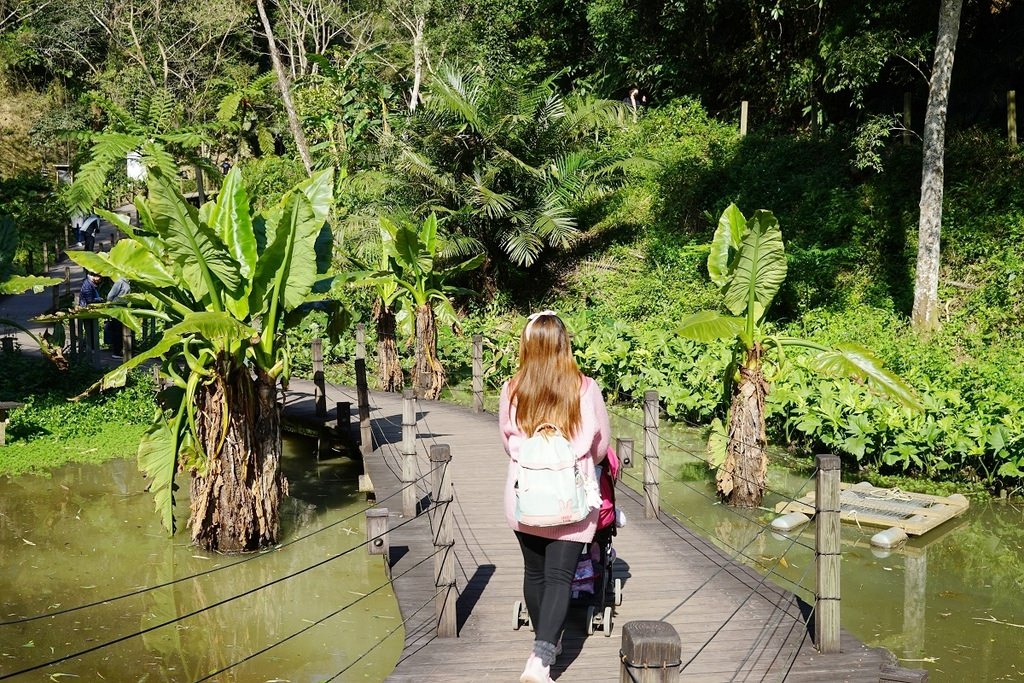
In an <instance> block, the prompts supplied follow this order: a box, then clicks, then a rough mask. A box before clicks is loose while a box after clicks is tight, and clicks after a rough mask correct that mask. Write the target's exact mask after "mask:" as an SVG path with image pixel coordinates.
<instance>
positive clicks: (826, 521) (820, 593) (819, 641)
mask: <svg viewBox="0 0 1024 683" xmlns="http://www.w3.org/2000/svg"><path fill="white" fill-rule="evenodd" d="M817 461H818V479H817V487H816V490H815V495H814V507H815V511H814V522H815V529H814V554H815V557H816V567H815V578H816V581H815V591H814V643H815V645H817V647H818V651H819V652H821V653H822V654H828V653H833V652H839V571H840V570H839V562H840V559H841V557H842V555H841V545H840V540H841V539H840V531H839V529H840V522H839V512H840V510H839V474H840V471H839V456H837V455H819V456H817Z"/></svg>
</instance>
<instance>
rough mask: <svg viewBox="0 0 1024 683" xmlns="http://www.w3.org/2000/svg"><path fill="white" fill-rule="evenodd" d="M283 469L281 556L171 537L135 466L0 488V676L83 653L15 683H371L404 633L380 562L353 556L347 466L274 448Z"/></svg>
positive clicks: (72, 470)
mask: <svg viewBox="0 0 1024 683" xmlns="http://www.w3.org/2000/svg"><path fill="white" fill-rule="evenodd" d="M328 455H329V454H328ZM283 468H284V471H285V474H286V476H287V477H288V480H289V483H290V489H291V497H290V498H289V499H287V500H286V501H285V504H284V507H283V509H282V535H281V542H282V547H280V548H279V549H277V550H274V551H271V552H265V553H262V554H253V555H234V556H226V555H218V554H216V553H207V552H201V551H199V550H198V549H197V548H194V547H191V546H189V544H188V540H187V538H188V537H187V534H186V533H185V532H183V531H182V530H180V529H179V531H178V533H177V534H175V536H174V537H171V538H169V537H168V536H167V534H166V533H164V532H163V530H162V529H161V528H160V526H159V523H158V520H157V515H156V513H155V512H154V510H153V500H152V497H151V496H150V495H149V494H148V493H145V492H143V490H142V489H143V486H144V482H143V480H142V478H141V475H140V474H139V473H138V470H137V469H136V466H135V463H134V462H133V461H123V460H120V461H113V462H109V463H107V464H104V465H72V466H67V467H64V468H62V469H60V470H57V471H55V472H54V473H53V476H52V477H51V478H44V477H37V476H22V477H17V478H13V479H11V478H0V622H4V623H2V624H0V680H4V679H7V678H8V677H11V675H12V674H13V673H15V672H18V671H22V670H25V669H29V668H31V667H35V666H38V665H43V664H45V663H47V662H50V661H53V660H57V659H62V658H64V657H67V656H68V655H73V654H76V653H80V652H84V651H86V650H90V649H93V648H96V649H95V651H92V652H89V653H86V654H81V655H77V656H73V657H70V658H69V659H67V660H66V661H62V662H60V663H57V664H53V665H52V666H46V667H44V668H40V669H38V670H36V671H34V672H33V673H25V674H22V675H18V676H14V677H13V680H25V681H30V680H32V681H39V680H54V681H73V680H83V681H100V680H107V681H168V682H171V681H174V682H177V681H187V682H192V681H200V680H211V681H221V682H229V681H239V682H241V681H245V682H250V681H282V682H283V681H292V682H295V683H298V682H299V681H303V682H305V681H309V682H310V683H313V682H319V681H328V680H331V681H339V682H340V681H348V682H351V681H380V680H383V679H384V677H385V676H387V674H388V673H389V672H390V671H391V670H392V669H393V667H394V664H395V662H396V661H397V659H398V655H399V654H400V652H401V649H402V644H403V640H404V632H403V629H402V628H401V617H400V615H399V613H398V608H397V602H396V600H395V598H394V595H393V593H392V592H391V589H390V586H389V585H388V583H387V577H386V576H385V574H384V570H383V563H382V562H381V561H380V559H379V558H376V557H375V558H373V560H374V561H370V558H369V556H368V555H367V553H366V550H365V549H364V548H363V547H361V544H362V543H363V542H364V541H365V538H366V532H365V522H364V515H363V514H362V513H363V510H364V509H365V507H366V503H365V502H364V496H363V494H358V493H357V491H356V487H357V484H356V481H357V474H358V473H359V465H358V463H356V462H354V461H352V460H350V459H348V458H343V457H337V456H334V457H323V456H322V457H321V459H320V460H319V462H318V461H317V459H316V453H315V443H310V442H309V441H307V440H303V439H286V442H285V454H284V460H283ZM182 483H185V482H182ZM187 488H188V487H187V485H186V486H184V487H183V489H182V491H180V492H179V493H182V494H185V493H186V492H187ZM187 504H188V501H187V497H186V496H185V495H182V496H181V498H180V499H179V501H178V508H177V509H178V512H179V513H180V517H181V519H180V520H179V524H182V525H183V524H184V523H185V517H186V515H187V510H188V507H187ZM318 564H319V565H320V566H316V567H314V565H318ZM307 569H308V570H307ZM211 570H216V571H212V572H211ZM302 570H307V571H302ZM202 572H210V573H207V574H206V575H204V576H198V577H196V578H186V580H183V581H180V582H178V583H173V584H172V585H165V586H164V587H162V588H155V589H152V590H146V589H147V588H148V587H153V586H158V585H162V584H167V583H169V582H172V581H175V580H176V579H182V578H185V577H191V576H193V575H195V574H199V573H202ZM298 572H302V573H298ZM291 574H295V576H294V577H292V578H284V577H287V576H288V575H291ZM274 582H276V583H274ZM268 584H273V585H268ZM130 592H137V593H138V594H137V595H134V596H132V597H127V598H124V599H121V600H115V601H109V602H101V601H104V600H107V599H109V598H111V597H113V596H118V595H122V594H125V593H130ZM247 592H248V594H247V595H244V594H245V593H247ZM236 596H239V597H236ZM222 602H223V604H219V605H218V603H222ZM90 603H98V604H93V605H92V606H90V607H87V608H85V609H81V610H76V611H71V612H68V613H65V614H60V615H56V616H48V617H45V618H42V619H37V620H32V621H22V622H20V623H11V622H18V621H19V620H22V619H25V618H26V617H32V616H35V615H39V614H46V613H52V612H59V611H61V610H68V609H69V608H73V607H76V606H79V605H85V604H90ZM214 605H217V606H214ZM206 608H208V609H206ZM200 610H202V611H200ZM193 612H194V613H195V614H193V615H191V616H187V615H189V614H190V613H193ZM334 612H337V614H335V615H333V616H329V615H331V614H332V613H334ZM178 617H184V618H182V619H180V621H176V622H175V623H170V624H168V625H165V626H161V624H163V623H165V622H169V621H171V620H173V619H176V618H178ZM149 629H152V630H149ZM304 629H305V630H304ZM147 630H148V632H146V633H143V634H141V635H134V634H137V633H139V632H141V631H147ZM300 632H301V633H300ZM296 634H297V635H296ZM122 639H123V640H122ZM112 641H120V642H116V643H114V644H111V645H109V646H105V647H104V645H105V644H106V643H110V642H112ZM275 643H280V644H278V645H276V646H274V647H271V648H270V649H267V650H266V651H265V652H262V653H260V651H261V650H264V649H265V648H268V647H269V646H272V645H274V644H275ZM217 672H220V673H217ZM211 674H213V675H212V677H211ZM73 677H74V678H73ZM208 677H209V678H208Z"/></svg>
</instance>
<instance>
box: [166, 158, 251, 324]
mask: <svg viewBox="0 0 1024 683" xmlns="http://www.w3.org/2000/svg"><path fill="white" fill-rule="evenodd" d="M148 209H149V212H150V213H151V214H152V219H153V226H154V228H155V229H156V231H157V233H158V234H159V235H160V237H162V238H163V240H164V242H165V243H166V247H167V251H168V256H169V257H170V258H172V259H173V260H174V261H175V262H176V263H177V264H178V265H179V266H180V268H181V272H182V276H183V278H184V280H185V283H184V284H185V285H186V286H187V287H188V289H189V291H190V292H191V293H192V296H193V298H195V299H196V301H201V300H202V299H204V298H205V297H207V296H209V298H210V300H211V302H212V303H213V305H214V307H215V308H220V301H221V295H222V294H223V293H228V294H230V295H232V296H237V295H238V294H239V293H240V291H241V287H242V277H241V273H240V270H239V265H238V263H237V262H236V261H235V259H234V258H233V257H232V256H231V254H230V253H229V252H228V250H227V248H226V247H225V246H224V243H223V242H222V241H221V240H220V238H219V237H218V236H217V235H216V234H214V232H213V231H212V230H211V229H210V228H209V227H207V226H205V225H202V224H201V223H200V222H199V214H198V211H196V209H195V208H194V207H193V206H191V205H190V204H189V203H188V202H186V201H185V198H184V197H182V196H181V193H180V192H178V191H177V190H176V189H175V188H173V187H171V185H170V184H169V183H168V182H167V180H165V179H164V177H163V175H162V174H160V173H156V172H155V173H152V174H151V175H150V177H149V201H148Z"/></svg>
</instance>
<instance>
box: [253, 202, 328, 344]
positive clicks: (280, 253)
mask: <svg viewBox="0 0 1024 683" xmlns="http://www.w3.org/2000/svg"><path fill="white" fill-rule="evenodd" d="M268 225H269V221H268ZM321 226H322V223H321V222H320V221H318V220H317V217H316V215H315V214H314V213H313V207H312V205H311V204H310V203H309V199H307V198H306V195H304V194H303V193H301V192H289V193H288V194H287V195H286V196H285V197H284V198H283V199H282V204H281V207H280V218H279V219H278V221H277V225H276V226H275V229H274V238H273V242H271V243H269V244H268V245H267V249H266V251H264V252H263V253H262V254H260V258H259V261H258V262H257V263H256V276H255V278H254V279H253V287H252V295H251V297H250V304H249V305H250V309H251V310H252V311H253V312H256V311H267V312H269V313H270V316H269V318H268V319H265V320H264V321H263V330H264V338H265V339H269V338H270V337H272V335H273V334H275V333H276V328H277V324H278V323H279V322H280V318H279V317H278V316H279V315H281V314H283V313H285V312H287V311H289V310H291V309H293V308H295V307H296V306H299V305H300V304H302V303H303V301H305V300H306V297H307V296H308V295H309V293H310V291H312V288H313V284H314V283H315V282H316V276H317V272H316V251H315V244H316V238H317V235H318V234H319V232H320V228H321ZM268 335H270V336H268ZM265 350H266V349H265Z"/></svg>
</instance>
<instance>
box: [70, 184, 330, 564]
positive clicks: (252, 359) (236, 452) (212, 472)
mask: <svg viewBox="0 0 1024 683" xmlns="http://www.w3.org/2000/svg"><path fill="white" fill-rule="evenodd" d="M147 186H148V196H147V197H146V198H140V199H138V200H137V201H136V207H137V208H138V211H139V220H140V223H141V227H140V228H138V229H136V228H133V227H132V226H131V225H130V224H129V223H128V221H126V220H125V219H124V218H123V217H122V216H118V215H115V214H113V213H109V212H103V215H104V217H105V218H106V219H107V220H109V221H111V222H112V223H114V224H115V225H117V227H118V229H120V230H121V231H122V232H124V233H125V234H126V235H127V238H126V239H123V240H121V241H119V242H118V243H117V244H116V245H115V246H114V247H113V248H112V249H111V251H110V252H109V254H93V253H88V252H71V253H70V254H69V255H70V256H71V258H72V259H73V260H75V261H76V262H77V263H79V264H80V265H82V266H83V267H85V268H87V269H89V270H91V271H94V272H97V273H100V274H101V275H104V276H107V277H111V278H120V277H125V278H127V279H128V280H130V281H131V283H132V293H131V294H130V295H129V296H128V297H127V302H128V306H103V305H101V306H99V307H98V308H96V309H92V308H90V309H89V310H88V311H86V312H83V313H82V315H92V316H100V317H111V318H116V319H118V320H120V321H121V322H122V323H124V324H125V325H127V326H128V327H130V328H132V329H133V330H135V331H136V332H139V331H140V330H141V327H140V321H141V320H142V319H144V318H155V319H157V320H160V321H161V322H162V323H163V324H164V333H163V336H162V338H161V339H159V340H158V341H157V343H156V344H155V346H153V348H151V349H149V350H148V351H146V352H144V353H141V354H139V355H137V356H135V357H134V358H132V359H131V360H130V361H128V362H126V363H124V364H123V365H121V366H120V367H118V368H116V369H115V370H113V371H111V372H110V373H108V374H107V375H105V376H104V377H103V378H102V379H101V380H100V382H98V383H97V384H96V385H95V386H94V387H92V388H91V390H94V389H103V388H107V387H114V386H120V385H122V384H123V383H124V381H125V378H126V376H127V373H128V371H129V370H131V369H132V368H135V367H138V366H140V365H142V364H143V363H146V362H148V361H150V360H151V359H160V360H161V362H162V369H163V372H164V374H165V375H166V376H167V377H169V378H170V380H171V386H170V387H169V388H168V389H166V390H164V391H163V392H161V394H160V396H159V401H160V409H159V410H158V411H157V412H156V415H155V418H154V422H153V425H152V426H151V427H150V429H149V431H148V432H147V434H146V436H145V437H144V438H143V441H142V443H141V444H140V445H139V466H140V468H141V469H142V470H143V471H144V472H146V473H147V475H148V476H149V478H150V490H151V491H152V492H153V494H154V495H155V498H156V506H157V510H158V511H159V513H160V515H161V517H162V521H163V523H164V525H165V526H166V527H167V528H168V529H169V530H173V529H174V516H173V504H174V501H173V492H174V490H175V488H176V486H175V474H176V473H177V472H178V471H179V470H181V471H187V472H189V474H190V475H191V500H192V502H191V510H190V521H189V527H190V530H191V537H192V540H193V542H195V543H196V544H198V545H200V546H201V547H203V548H205V549H208V550H220V551H236V550H255V549H257V548H260V547H263V546H266V545H270V544H273V543H276V542H277V538H278V504H279V502H280V499H281V497H282V496H283V495H286V494H287V485H286V482H284V480H283V478H282V476H281V472H280V464H279V463H280V456H281V430H280V422H279V418H278V408H277V383H278V381H279V380H280V379H282V378H283V377H286V376H287V374H288V372H289V367H290V354H289V349H288V346H287V341H286V337H285V335H284V332H283V329H282V325H283V324H284V320H285V317H286V316H288V318H289V321H292V320H293V319H294V317H296V316H300V315H302V312H303V311H304V310H306V309H307V307H303V306H302V305H303V304H304V303H306V302H307V301H310V300H311V299H312V298H315V297H314V296H313V294H312V293H313V291H314V289H316V288H317V285H318V277H319V274H322V273H324V272H326V270H327V267H328V266H329V263H330V249H331V244H332V240H331V234H330V230H329V227H328V225H327V223H326V219H327V214H328V211H329V209H330V207H331V205H332V201H333V197H332V195H333V172H332V171H330V170H328V171H322V172H319V173H317V174H315V175H314V176H313V177H311V178H310V179H308V180H306V181H304V182H302V183H300V184H299V185H297V186H296V187H295V188H293V189H292V190H291V191H290V192H288V193H287V194H286V195H285V196H284V197H283V198H282V199H281V200H280V202H279V203H278V204H277V205H276V206H273V207H271V208H269V209H267V210H264V211H262V212H260V213H257V214H255V215H253V214H252V213H251V210H250V203H249V198H248V196H247V195H246V191H245V188H244V187H243V185H242V182H241V175H240V172H239V171H238V169H233V170H232V171H231V172H230V173H229V174H228V175H227V177H226V178H225V179H224V184H223V186H222V187H221V190H220V193H219V195H218V197H217V200H216V201H215V202H208V203H207V204H205V205H204V206H203V207H202V208H200V209H198V210H196V209H195V208H194V207H192V206H191V205H190V204H189V203H188V202H186V201H185V198H184V197H183V196H182V195H181V193H180V192H179V191H178V189H177V188H176V183H175V182H174V181H173V180H171V179H168V178H167V177H166V176H165V175H164V173H163V171H162V170H161V168H160V167H153V168H151V169H150V172H149V175H148V178H147Z"/></svg>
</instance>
